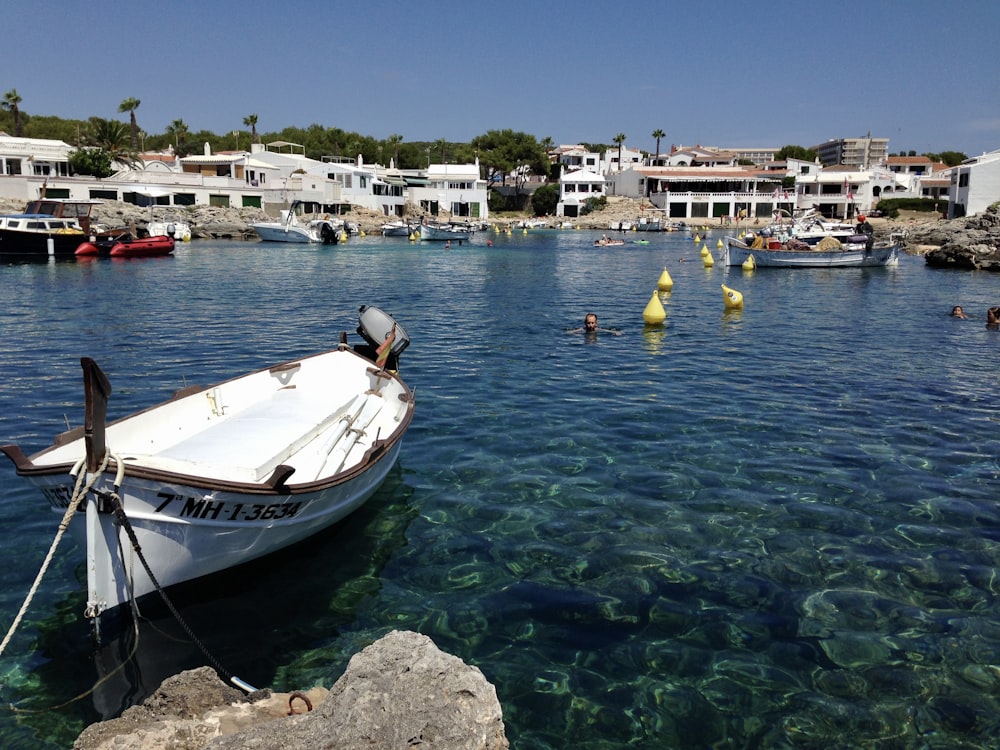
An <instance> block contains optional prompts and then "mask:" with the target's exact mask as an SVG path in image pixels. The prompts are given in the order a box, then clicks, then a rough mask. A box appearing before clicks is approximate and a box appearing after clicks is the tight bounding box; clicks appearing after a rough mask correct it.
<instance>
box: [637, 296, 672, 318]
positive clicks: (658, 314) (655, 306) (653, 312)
mask: <svg viewBox="0 0 1000 750" xmlns="http://www.w3.org/2000/svg"><path fill="white" fill-rule="evenodd" d="M642 319H643V320H644V321H646V323H648V324H649V325H651V326H655V325H659V324H660V323H662V322H663V321H664V320H666V319H667V311H666V310H664V309H663V303H662V302H660V295H659V294H658V293H657V292H653V296H652V297H650V298H649V302H648V303H647V305H646V309H645V310H643V311H642Z"/></svg>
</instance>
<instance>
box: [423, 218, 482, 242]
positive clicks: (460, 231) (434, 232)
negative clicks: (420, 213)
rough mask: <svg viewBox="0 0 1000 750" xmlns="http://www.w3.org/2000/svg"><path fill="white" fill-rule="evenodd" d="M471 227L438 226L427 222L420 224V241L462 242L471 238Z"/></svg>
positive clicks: (438, 224)
mask: <svg viewBox="0 0 1000 750" xmlns="http://www.w3.org/2000/svg"><path fill="white" fill-rule="evenodd" d="M472 231H473V230H472V228H471V227H463V226H458V225H455V224H440V223H433V222H429V221H421V222H420V239H422V240H437V241H452V242H455V241H463V240H467V239H469V238H470V237H471V236H472Z"/></svg>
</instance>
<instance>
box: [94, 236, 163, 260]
mask: <svg viewBox="0 0 1000 750" xmlns="http://www.w3.org/2000/svg"><path fill="white" fill-rule="evenodd" d="M173 251H174V238H173V237H168V236H162V235H161V236H157V237H144V238H142V239H138V240H136V239H132V238H123V239H118V240H95V241H94V242H82V243H80V245H79V247H77V248H76V257H77V258H86V257H91V258H93V257H97V256H108V257H111V258H151V257H156V256H163V255H170V254H171V253H172V252H173Z"/></svg>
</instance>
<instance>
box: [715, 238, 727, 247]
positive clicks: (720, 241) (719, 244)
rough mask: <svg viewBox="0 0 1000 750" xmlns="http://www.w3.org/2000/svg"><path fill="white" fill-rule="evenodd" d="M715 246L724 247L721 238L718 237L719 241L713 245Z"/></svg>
mask: <svg viewBox="0 0 1000 750" xmlns="http://www.w3.org/2000/svg"><path fill="white" fill-rule="evenodd" d="M715 246H716V247H725V245H723V244H722V238H721V237H719V240H718V242H716V243H715Z"/></svg>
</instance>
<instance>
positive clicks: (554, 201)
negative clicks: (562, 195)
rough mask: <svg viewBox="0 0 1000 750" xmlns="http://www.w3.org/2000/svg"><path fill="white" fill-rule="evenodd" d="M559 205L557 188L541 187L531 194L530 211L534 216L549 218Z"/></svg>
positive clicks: (553, 186) (554, 186)
mask: <svg viewBox="0 0 1000 750" xmlns="http://www.w3.org/2000/svg"><path fill="white" fill-rule="evenodd" d="M557 205H559V186H558V185H552V184H547V185H541V186H539V187H538V188H537V189H536V190H535V192H533V193H532V194H531V210H532V212H533V213H534V214H535V216H551V215H552V214H554V213H555V212H556V206H557Z"/></svg>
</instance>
